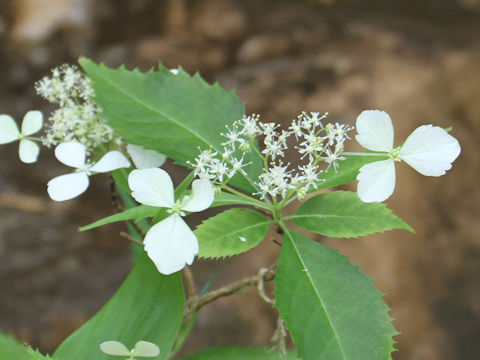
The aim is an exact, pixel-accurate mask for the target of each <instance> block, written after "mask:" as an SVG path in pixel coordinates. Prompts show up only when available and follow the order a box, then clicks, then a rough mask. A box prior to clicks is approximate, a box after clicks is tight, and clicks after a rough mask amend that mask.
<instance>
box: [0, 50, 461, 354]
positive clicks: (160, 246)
mask: <svg viewBox="0 0 480 360" xmlns="http://www.w3.org/2000/svg"><path fill="white" fill-rule="evenodd" d="M80 65H81V66H82V68H83V71H84V72H81V71H80V70H79V69H78V68H76V67H73V66H68V65H64V66H61V67H59V68H56V69H54V70H53V71H52V74H51V75H50V76H46V77H45V78H43V79H42V80H40V81H39V82H38V83H37V84H36V86H35V88H36V91H37V92H38V94H39V95H41V96H42V97H43V98H45V99H47V100H48V101H50V102H52V103H54V104H57V105H58V109H57V110H55V111H54V112H53V113H52V114H51V116H50V117H49V118H48V120H47V121H46V125H45V130H44V135H43V137H41V138H32V137H31V135H32V134H33V133H36V132H37V131H39V130H40V128H41V127H42V123H43V122H42V115H41V113H40V112H38V111H30V112H28V113H27V115H26V116H25V119H24V122H23V125H22V130H21V131H19V130H18V127H17V125H16V123H15V122H14V120H13V119H12V118H11V117H10V116H8V115H0V143H8V142H12V141H15V140H20V158H21V160H22V161H24V162H27V163H29V162H34V161H35V160H36V158H37V156H38V145H37V144H36V143H35V142H34V141H36V140H38V141H41V142H42V143H43V144H44V145H46V146H47V147H51V146H55V156H56V157H57V159H58V160H59V161H60V162H62V163H63V164H65V165H67V166H70V167H72V168H73V169H74V170H73V172H72V173H70V174H66V175H60V176H58V177H56V178H54V179H52V180H51V181H50V182H49V183H48V188H47V191H48V194H49V196H50V197H51V198H52V199H53V200H55V201H67V200H69V199H72V198H74V197H77V196H79V195H80V194H82V193H83V192H84V191H85V190H86V189H87V187H88V185H89V176H91V175H93V174H97V173H110V172H111V174H112V176H113V178H114V179H115V182H116V186H117V192H118V193H119V194H120V197H121V200H122V204H120V205H121V207H122V208H123V209H122V211H120V212H118V213H116V214H113V215H110V216H107V217H105V218H104V219H101V220H98V221H96V222H94V223H93V224H90V225H87V226H84V227H83V228H81V230H82V231H85V230H89V229H92V228H95V227H99V226H104V225H107V224H109V223H112V222H116V221H124V222H126V224H127V228H128V234H127V233H122V234H123V237H125V238H127V239H128V240H131V241H132V246H133V249H134V250H135V251H134V254H135V265H134V267H133V269H132V270H131V273H130V275H129V276H128V278H127V279H126V280H125V282H124V283H123V285H122V286H121V287H120V289H119V290H118V291H117V293H116V294H115V295H114V296H113V297H112V299H111V300H110V301H109V302H108V303H107V304H106V305H105V306H104V307H103V308H102V309H101V310H100V311H99V312H98V313H97V314H96V315H95V316H94V317H93V318H92V319H90V320H89V321H88V322H87V323H86V324H84V325H83V326H82V327H81V328H80V329H78V330H77V331H76V332H74V333H73V334H72V335H70V337H68V338H67V339H66V340H65V341H64V342H63V343H62V344H61V345H60V346H59V348H58V349H57V350H56V351H55V352H54V354H53V355H52V358H53V359H57V360H69V359H72V360H73V359H111V358H112V356H120V357H128V358H129V359H134V358H137V357H149V358H155V359H173V358H178V357H176V354H177V353H178V351H179V350H180V349H181V348H182V345H183V343H184V341H185V340H186V339H187V337H188V335H189V333H190V331H191V330H192V328H193V326H194V324H195V321H196V319H197V315H198V312H199V311H200V310H201V309H202V308H203V307H204V306H205V305H207V304H209V303H210V302H212V301H214V300H216V299H218V298H221V297H223V296H229V295H233V294H235V293H237V292H239V291H241V290H243V289H245V288H248V287H256V289H257V291H258V294H259V296H260V297H261V298H262V299H263V300H265V301H266V302H267V303H269V304H270V305H271V306H273V307H274V308H275V309H277V312H278V320H277V322H276V325H277V329H276V331H275V333H274V334H272V342H271V344H269V345H268V346H266V347H257V348H252V347H250V348H248V347H247V348H242V347H238V346H232V347H226V348H213V349H209V350H205V351H202V352H199V353H196V354H192V355H190V356H187V357H186V358H185V359H189V360H201V359H253V360H255V359H296V358H299V359H305V360H316V359H328V360H336V359H342V360H347V359H352V360H358V359H365V360H376V359H379V360H380V359H382V360H383V359H389V358H391V353H392V352H393V351H394V350H395V348H394V343H395V341H394V339H393V337H394V336H395V335H397V334H398V333H397V331H396V330H395V329H394V327H393V326H392V323H391V320H392V319H391V317H390V316H389V314H388V312H389V308H388V306H387V305H386V304H385V303H384V301H383V300H382V296H383V294H382V293H381V292H380V291H379V290H378V289H376V288H375V286H374V285H373V284H372V279H371V278H369V277H368V276H366V275H365V274H363V273H362V272H361V271H360V270H359V269H358V267H356V266H354V265H352V264H351V263H350V262H349V260H348V258H346V257H344V256H342V255H340V254H339V253H338V252H337V251H335V250H333V249H330V248H328V247H326V246H324V245H322V244H321V243H320V242H318V241H315V239H313V238H312V237H313V236H311V237H309V236H307V235H305V234H320V235H323V236H327V237H331V238H356V237H359V236H365V235H368V234H373V233H376V232H383V231H386V230H392V229H405V230H409V231H412V228H411V227H410V226H409V225H408V224H406V223H405V222H404V221H403V220H402V219H400V218H399V217H398V216H396V215H394V214H393V213H392V212H391V210H389V209H388V208H387V207H386V206H385V204H382V203H381V202H382V201H384V200H386V199H387V198H388V197H389V196H390V195H391V194H392V193H393V191H394V187H395V165H394V163H395V162H402V161H403V162H406V163H407V164H408V165H410V166H411V167H413V168H414V169H415V170H417V171H418V172H419V173H421V174H423V175H426V176H440V175H443V174H445V172H446V171H447V170H449V169H450V168H451V166H452V165H451V164H452V162H453V161H454V160H455V159H456V158H457V157H458V155H459V154H460V145H459V143H458V141H457V140H456V139H455V138H454V137H453V136H452V135H450V134H449V132H448V131H447V130H445V129H442V128H440V127H438V126H433V125H422V126H420V127H419V128H417V129H416V130H414V131H413V132H412V134H411V135H410V136H409V137H408V138H407V139H406V141H405V143H404V144H403V145H400V146H398V147H394V146H393V125H392V121H391V119H390V117H389V116H388V114H387V113H386V112H383V111H378V110H366V111H363V112H361V113H360V115H359V116H358V117H357V119H356V127H355V128H353V127H351V126H349V125H347V124H340V123H337V122H329V120H328V114H327V113H323V114H321V113H320V112H309V113H307V112H301V113H300V115H298V117H297V118H295V119H294V120H292V121H291V123H290V124H289V126H286V127H284V128H283V127H281V126H280V125H279V124H276V123H272V122H262V121H261V119H260V116H259V115H257V114H253V115H247V114H245V110H244V105H243V104H241V103H240V102H239V100H238V98H237V96H236V95H235V93H234V92H227V91H225V90H223V89H222V88H221V87H220V86H219V85H218V84H215V85H213V86H211V85H209V84H207V83H206V82H205V81H204V80H203V79H202V78H201V77H200V75H198V74H196V75H195V76H190V75H188V74H187V73H186V72H185V71H183V70H182V69H181V68H179V69H176V70H175V71H169V70H168V69H166V68H165V67H163V66H162V65H161V64H160V65H159V67H158V69H157V70H151V71H149V72H147V73H142V72H139V71H138V70H133V71H129V70H127V69H125V68H124V67H120V68H118V69H111V68H108V67H106V66H104V65H102V64H100V65H98V64H95V63H94V62H92V61H90V60H88V59H81V60H80ZM355 132H356V134H355ZM351 138H355V139H356V140H357V142H358V143H359V144H360V145H361V146H362V147H364V148H365V149H367V150H366V151H363V152H347V151H345V144H346V143H347V142H348V141H349V140H351ZM167 157H168V158H170V159H171V160H172V161H174V162H175V163H176V164H178V165H181V166H184V167H186V168H187V169H189V171H190V173H189V174H188V175H187V176H186V177H185V179H184V180H183V181H181V182H180V183H179V184H177V186H176V187H175V186H174V184H173V181H172V179H171V176H170V174H168V172H167V171H166V170H164V169H162V168H160V166H162V165H163V163H164V161H165V158H167ZM87 158H88V160H87ZM129 159H130V160H129ZM288 159H294V160H295V161H292V160H290V161H289V160H288ZM356 180H357V181H358V185H357V186H358V187H357V192H351V191H338V190H335V187H337V186H339V185H343V184H347V183H351V182H354V181H356ZM325 189H331V191H328V192H327V191H325ZM294 202H295V204H297V206H288V205H290V204H292V203H294ZM292 205H293V204H292ZM287 206H288V207H287ZM208 208H216V209H217V212H216V215H214V216H211V217H209V218H205V219H204V221H203V222H202V223H201V224H200V225H199V226H197V227H196V228H195V229H193V228H191V226H189V225H188V215H189V214H191V213H196V212H203V211H205V210H207V209H208ZM206 216H207V215H206ZM269 229H275V231H274V234H275V238H274V239H273V241H271V244H272V246H275V247H277V246H280V247H281V250H280V255H279V257H278V259H277V260H276V261H275V263H274V264H265V267H264V268H261V269H258V272H257V273H256V274H254V275H253V276H251V277H249V278H246V279H242V280H240V281H237V282H234V283H232V284H230V285H228V286H225V287H223V288H219V289H215V290H211V291H209V289H208V288H206V289H204V290H203V291H201V292H197V289H196V287H195V283H194V281H193V279H194V272H193V271H192V270H191V269H190V267H189V265H191V264H192V263H193V262H194V259H195V257H196V256H198V257H200V258H206V259H213V261H215V259H217V258H225V257H230V256H234V255H238V254H240V253H243V252H246V251H248V250H250V249H252V248H254V247H255V246H257V245H258V244H259V243H260V242H261V241H270V237H268V238H267V237H266V236H267V233H268V231H269ZM300 229H303V230H302V231H300ZM267 281H274V283H275V285H274V287H275V290H274V293H273V294H267V292H266V291H265V288H264V283H265V282H267ZM252 326H255V325H254V324H252ZM288 334H290V336H291V338H292V340H293V343H294V345H295V347H294V348H291V349H290V348H288V347H287V345H286V344H287V343H288V341H287V340H286V338H287V337H288V336H289V335H288ZM0 340H1V341H2V342H5V343H6V344H8V346H5V347H4V348H5V349H6V350H4V349H0V354H10V353H7V352H8V351H12V353H13V351H18V349H13V350H12V348H14V347H15V346H16V345H15V343H12V341H10V340H5V339H4V338H3V337H0ZM12 344H13V345H12ZM124 344H125V345H124ZM128 346H130V347H131V348H132V350H128ZM2 351H3V353H2ZM25 354H26V355H25V356H27V357H25V358H26V359H31V358H32V357H29V356H33V355H34V356H35V357H39V358H47V357H43V356H42V355H41V354H39V353H38V352H35V353H33V352H32V351H30V352H28V353H25ZM32 354H33V355H32ZM3 356H6V355H3Z"/></svg>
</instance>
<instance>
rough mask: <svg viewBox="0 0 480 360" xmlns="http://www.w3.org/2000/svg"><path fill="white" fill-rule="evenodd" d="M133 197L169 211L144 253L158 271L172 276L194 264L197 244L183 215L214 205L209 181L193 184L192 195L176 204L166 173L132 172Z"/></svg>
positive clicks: (147, 238)
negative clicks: (186, 266) (186, 265)
mask: <svg viewBox="0 0 480 360" xmlns="http://www.w3.org/2000/svg"><path fill="white" fill-rule="evenodd" d="M128 185H129V186H130V189H131V190H132V196H133V197H134V198H135V200H137V201H138V202H139V203H141V204H144V205H149V206H156V207H163V208H168V209H169V210H168V212H169V213H171V214H172V215H170V216H169V217H167V218H166V219H164V220H162V221H160V222H158V223H157V224H155V225H153V226H152V227H151V228H150V230H148V232H147V234H146V236H145V239H144V244H145V251H146V252H147V254H148V256H149V257H150V259H152V261H153V262H154V263H155V265H156V267H157V269H158V271H160V272H161V273H162V274H165V275H170V274H172V273H174V272H177V271H179V270H181V269H183V267H184V266H185V264H188V265H190V264H192V262H193V259H194V257H195V255H196V254H198V240H197V237H196V236H195V234H194V233H193V231H192V230H190V228H189V227H188V225H187V224H186V223H185V221H183V219H182V216H184V215H185V213H184V211H188V212H199V211H203V210H205V209H207V208H208V207H209V206H210V205H211V204H212V202H213V199H214V195H215V192H214V189H213V186H212V184H211V183H210V181H208V180H201V179H197V180H194V181H193V182H192V192H191V194H190V195H189V196H185V197H183V199H181V200H180V201H177V202H175V198H174V189H173V183H172V179H171V178H170V176H169V175H168V173H167V172H166V171H165V170H162V169H159V168H155V169H142V170H133V171H132V172H131V173H130V175H129V177H128Z"/></svg>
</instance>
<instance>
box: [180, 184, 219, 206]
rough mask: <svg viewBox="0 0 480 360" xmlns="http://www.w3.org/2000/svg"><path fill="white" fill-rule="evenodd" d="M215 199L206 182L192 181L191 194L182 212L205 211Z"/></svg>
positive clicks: (210, 185) (210, 187) (212, 190)
mask: <svg viewBox="0 0 480 360" xmlns="http://www.w3.org/2000/svg"><path fill="white" fill-rule="evenodd" d="M214 198H215V190H214V189H213V186H212V184H211V183H210V181H208V180H205V179H203V180H199V179H197V180H194V181H193V183H192V193H191V194H190V196H188V198H187V200H186V201H185V204H184V205H183V206H182V210H186V211H190V212H197V211H203V210H205V209H207V208H208V207H209V206H210V205H211V204H212V202H213V199H214Z"/></svg>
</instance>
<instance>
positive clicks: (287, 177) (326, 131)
mask: <svg viewBox="0 0 480 360" xmlns="http://www.w3.org/2000/svg"><path fill="white" fill-rule="evenodd" d="M326 116H327V114H326V113H325V114H323V115H320V114H319V113H316V112H312V113H310V114H307V113H306V112H303V113H301V114H300V115H299V116H298V117H297V119H296V120H293V121H292V123H291V124H290V126H289V127H288V129H287V130H284V129H280V125H278V124H275V123H262V122H260V121H259V116H258V115H251V116H244V117H243V119H241V120H240V121H237V122H235V123H234V124H233V126H232V127H231V128H228V129H227V132H226V133H225V134H221V135H222V136H224V137H226V138H227V141H225V142H224V143H222V145H223V146H224V149H223V152H222V153H220V154H218V153H217V152H214V151H213V150H211V149H210V150H204V151H201V152H200V155H199V156H197V158H196V159H195V163H192V164H190V165H192V166H193V167H194V169H195V175H197V176H198V177H200V178H204V179H209V180H210V181H212V182H213V183H214V184H216V185H220V186H221V185H222V184H225V183H226V182H227V181H228V180H229V179H230V178H231V177H233V176H234V175H235V174H236V173H238V172H241V173H243V174H245V170H244V169H243V167H244V166H246V165H248V163H247V164H245V163H244V157H245V154H246V153H247V152H249V151H252V149H254V150H255V149H256V148H254V146H255V141H256V140H255V139H256V138H257V137H261V143H262V144H263V146H262V147H261V151H259V155H260V156H261V157H262V158H263V161H264V164H265V167H264V169H263V173H262V174H261V175H260V176H259V178H258V181H256V182H255V185H256V187H257V188H258V190H259V191H258V193H257V195H260V197H261V198H262V199H263V198H265V197H266V196H267V195H269V196H270V197H272V198H277V197H281V198H285V197H286V196H287V194H288V193H289V192H295V193H296V194H297V196H298V197H300V198H301V197H303V196H305V194H306V193H307V192H308V191H309V190H310V189H311V188H312V187H313V188H317V186H318V184H319V183H320V182H321V181H322V180H321V179H319V175H320V173H321V172H322V171H323V170H324V169H325V167H324V166H321V163H322V162H323V163H326V164H327V168H328V167H330V166H333V167H334V168H335V169H337V166H338V161H340V160H344V157H342V156H341V154H342V152H343V145H344V142H345V140H346V139H349V137H348V131H350V130H351V129H352V128H351V127H349V126H347V125H342V124H338V123H335V124H327V125H325V126H323V124H322V120H323V119H324V118H325V117H326ZM292 135H294V136H295V138H296V140H297V142H298V146H295V149H297V151H298V153H299V154H300V158H301V159H305V160H304V162H305V163H304V164H303V165H299V166H298V167H297V168H296V169H291V168H290V164H289V163H284V157H285V152H286V150H287V147H288V145H287V140H288V139H289V137H291V136H292Z"/></svg>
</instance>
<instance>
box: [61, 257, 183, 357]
mask: <svg viewBox="0 0 480 360" xmlns="http://www.w3.org/2000/svg"><path fill="white" fill-rule="evenodd" d="M184 306H185V296H184V293H183V286H182V279H181V275H180V273H176V274H173V275H170V276H165V275H162V274H160V273H159V272H158V271H157V269H156V268H155V266H154V264H153V263H152V261H151V260H150V259H149V258H148V257H147V255H146V253H145V252H143V253H142V254H141V255H140V256H139V257H138V258H137V262H136V264H135V266H134V268H133V269H132V271H131V273H130V275H129V276H128V278H127V279H126V280H125V282H124V283H123V285H122V286H121V287H120V289H119V290H118V291H117V293H116V294H115V295H114V296H113V298H111V299H110V301H109V302H108V303H107V304H106V305H105V306H104V307H103V308H102V309H101V310H100V311H99V312H98V313H97V314H96V315H95V316H94V317H93V318H91V319H90V320H89V321H88V322H87V323H86V324H84V325H83V326H82V327H81V328H80V329H79V330H77V331H76V332H74V333H73V334H72V335H70V337H68V338H67V339H66V340H65V341H64V342H63V343H62V344H61V345H60V347H59V348H58V349H57V351H56V352H55V354H54V355H55V357H56V359H58V360H77V359H95V360H112V357H111V356H108V355H106V354H103V353H102V352H101V351H100V348H99V345H100V344H101V343H102V342H104V341H109V340H116V341H119V342H121V343H123V344H125V346H127V348H129V349H131V348H133V346H134V345H135V343H136V342H137V341H139V340H144V341H149V342H152V343H154V344H156V345H157V346H159V347H160V356H158V357H156V358H155V359H156V360H161V359H166V358H167V357H168V353H169V351H170V348H171V346H172V344H173V342H174V340H175V336H176V334H177V331H178V329H179V327H180V323H181V321H182V317H183V311H184Z"/></svg>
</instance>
